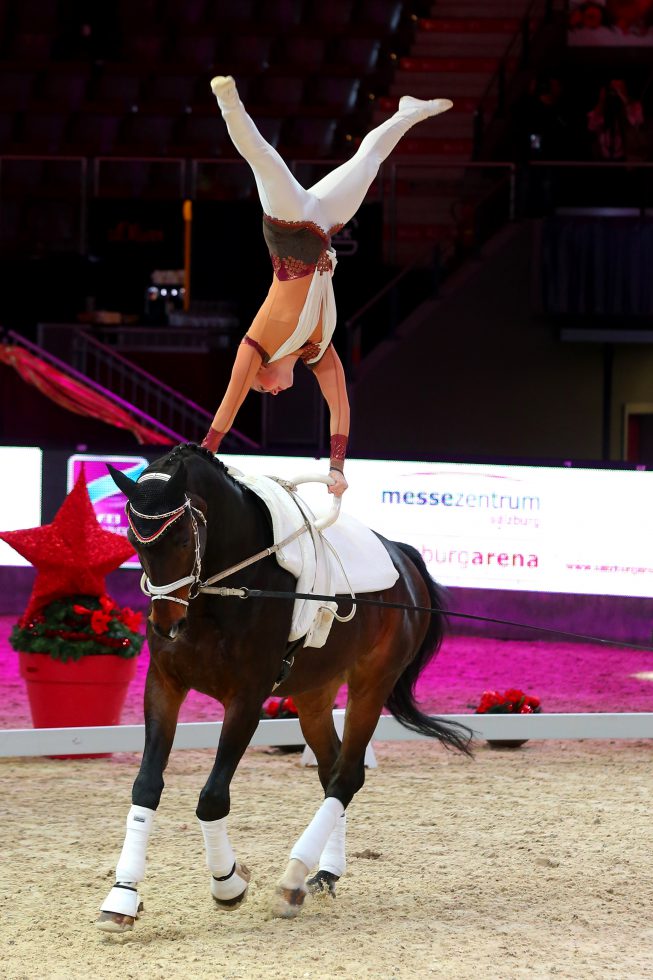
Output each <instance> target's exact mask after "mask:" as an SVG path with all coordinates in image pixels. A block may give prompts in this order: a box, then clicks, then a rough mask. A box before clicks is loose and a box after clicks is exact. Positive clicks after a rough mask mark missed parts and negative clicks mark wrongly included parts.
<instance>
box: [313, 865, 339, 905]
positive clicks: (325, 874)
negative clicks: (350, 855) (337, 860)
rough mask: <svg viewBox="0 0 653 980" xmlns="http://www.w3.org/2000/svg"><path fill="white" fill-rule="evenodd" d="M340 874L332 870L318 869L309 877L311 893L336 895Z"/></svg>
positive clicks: (333, 896)
mask: <svg viewBox="0 0 653 980" xmlns="http://www.w3.org/2000/svg"><path fill="white" fill-rule="evenodd" d="M339 878H340V875H334V874H332V873H331V871H318V872H317V874H316V875H313V877H312V878H309V879H308V881H307V882H306V884H307V885H308V890H309V892H310V893H311V895H330V896H331V897H332V898H335V897H336V881H338V880H339Z"/></svg>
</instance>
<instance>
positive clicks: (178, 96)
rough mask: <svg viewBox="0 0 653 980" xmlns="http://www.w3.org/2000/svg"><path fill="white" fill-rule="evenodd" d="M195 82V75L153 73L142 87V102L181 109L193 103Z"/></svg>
mask: <svg viewBox="0 0 653 980" xmlns="http://www.w3.org/2000/svg"><path fill="white" fill-rule="evenodd" d="M195 84H196V78H195V75H178V74H175V75H167V74H164V75H160V74H156V75H152V76H151V77H150V78H149V79H148V80H147V82H145V84H144V85H143V87H142V90H141V92H142V94H141V102H142V103H153V104H157V105H160V106H164V105H165V106H170V107H171V108H176V109H178V110H181V109H183V107H184V106H187V105H190V104H191V103H192V101H193V94H194V89H195ZM207 88H208V84H207Z"/></svg>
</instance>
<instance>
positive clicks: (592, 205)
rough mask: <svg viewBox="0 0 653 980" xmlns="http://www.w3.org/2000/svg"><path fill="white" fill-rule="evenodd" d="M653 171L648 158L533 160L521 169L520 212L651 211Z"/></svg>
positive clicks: (608, 212) (535, 214)
mask: <svg viewBox="0 0 653 980" xmlns="http://www.w3.org/2000/svg"><path fill="white" fill-rule="evenodd" d="M652 171H653V162H651V161H644V160H642V161H639V160H633V161H625V162H623V163H618V162H612V161H609V160H533V161H531V162H529V163H528V164H527V165H526V166H525V167H523V168H522V170H521V174H520V187H519V188H518V196H519V198H520V204H519V211H520V212H521V214H522V215H524V216H531V217H532V216H539V215H543V214H547V213H551V212H553V211H560V209H561V208H567V209H568V208H574V209H575V210H576V211H578V210H579V209H584V211H585V213H589V210H590V209H591V210H592V211H593V213H594V214H596V215H597V216H598V215H600V214H601V213H603V214H604V215H605V216H608V215H609V214H610V213H612V214H614V213H615V209H619V210H620V211H621V212H622V213H624V209H631V211H634V212H639V213H640V214H641V215H644V214H646V213H647V212H648V213H651V209H653V180H652V179H651V177H652Z"/></svg>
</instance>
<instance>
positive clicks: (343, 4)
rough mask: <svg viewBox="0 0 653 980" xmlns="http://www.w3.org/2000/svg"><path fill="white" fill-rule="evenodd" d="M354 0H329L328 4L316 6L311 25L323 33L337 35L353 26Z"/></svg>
mask: <svg viewBox="0 0 653 980" xmlns="http://www.w3.org/2000/svg"><path fill="white" fill-rule="evenodd" d="M353 7H354V3H353V0H329V2H328V3H318V4H315V7H314V9H313V14H312V17H311V23H312V24H315V25H316V26H317V27H318V28H319V29H320V30H321V31H323V32H328V33H335V32H336V31H342V30H344V29H346V28H347V27H348V26H349V25H350V24H351V19H352V12H353Z"/></svg>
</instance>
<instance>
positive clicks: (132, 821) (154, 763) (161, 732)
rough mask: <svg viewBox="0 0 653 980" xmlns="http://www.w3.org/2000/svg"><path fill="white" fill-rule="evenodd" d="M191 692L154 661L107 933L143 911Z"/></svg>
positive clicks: (104, 916)
mask: <svg viewBox="0 0 653 980" xmlns="http://www.w3.org/2000/svg"><path fill="white" fill-rule="evenodd" d="M185 696H186V691H184V690H180V689H179V688H176V687H173V686H171V685H170V684H169V683H168V682H167V680H166V679H165V678H163V677H162V676H161V675H160V674H159V672H158V670H157V669H156V667H155V666H153V664H150V667H149V669H148V672H147V681H146V684H145V748H144V750H143V758H142V760H141V765H140V769H139V771H138V775H137V777H136V779H135V781H134V786H133V789H132V807H131V809H130V811H129V814H128V816H127V832H126V834H125V842H124V844H123V848H122V852H121V854H120V858H119V860H118V864H117V867H116V883H115V885H114V886H113V888H112V889H111V891H110V892H109V894H108V895H107V897H106V899H105V900H104V902H103V903H102V905H101V906H100V908H101V911H100V915H99V917H98V918H97V919H96V921H95V925H96V926H97V928H98V929H101V930H102V931H103V932H128V931H130V930H131V929H133V928H134V920H135V919H136V918H137V913H138V912H139V910H140V903H139V898H138V887H137V886H138V883H139V882H140V881H142V880H143V877H144V876H145V853H146V850H147V844H148V839H149V836H150V830H151V829H152V823H153V820H154V813H155V810H156V808H157V807H158V805H159V800H160V799H161V793H162V792H163V771H164V769H165V767H166V765H167V763H168V756H169V755H170V749H171V748H172V742H173V739H174V737H175V729H176V727H177V717H178V715H179V708H180V707H181V704H182V702H183V700H184V697H185Z"/></svg>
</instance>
